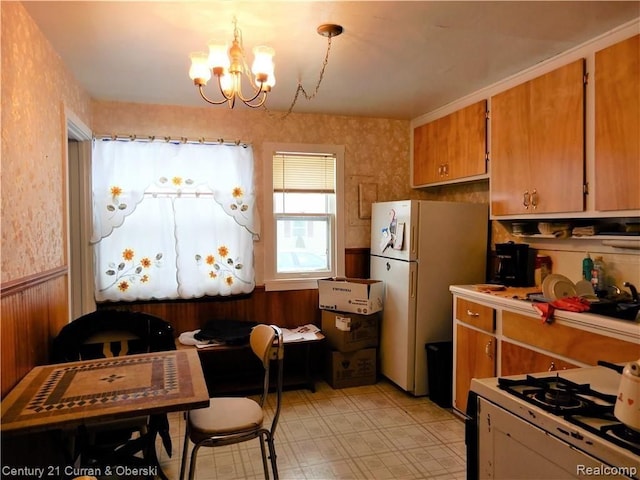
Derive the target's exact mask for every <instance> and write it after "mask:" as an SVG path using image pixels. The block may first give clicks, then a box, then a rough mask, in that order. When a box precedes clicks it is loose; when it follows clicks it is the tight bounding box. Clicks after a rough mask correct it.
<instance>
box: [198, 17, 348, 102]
mask: <svg viewBox="0 0 640 480" xmlns="http://www.w3.org/2000/svg"><path fill="white" fill-rule="evenodd" d="M317 32H318V34H320V35H322V36H324V37H327V38H328V39H329V43H328V47H327V54H326V56H325V60H324V63H323V66H322V71H321V73H320V80H319V81H318V84H317V85H316V89H315V92H314V94H313V95H312V96H315V93H317V91H318V88H319V87H320V82H321V81H322V77H323V75H324V69H325V67H326V65H327V61H328V58H329V50H330V48H331V37H334V36H337V35H340V34H341V33H342V27H341V26H340V25H333V24H325V25H320V26H319V27H318V29H317ZM253 55H254V60H253V64H252V66H251V73H253V77H252V76H251V74H250V73H249V68H248V64H247V61H246V57H245V54H244V45H243V43H242V32H241V31H240V29H239V28H238V22H237V19H236V18H235V17H234V18H233V41H232V43H231V47H229V49H228V50H227V46H226V45H225V44H222V45H219V44H214V43H210V44H209V53H206V52H195V53H192V54H191V55H190V58H191V68H189V77H191V79H192V80H193V84H194V85H195V86H196V87H198V91H199V92H200V96H201V97H202V99H203V100H204V101H206V102H208V103H210V104H212V105H222V104H224V103H226V104H227V105H228V106H229V108H233V107H234V106H235V103H236V99H239V100H241V101H242V102H243V103H244V104H245V105H247V106H248V107H251V108H258V107H261V106H262V105H264V103H265V101H266V100H267V94H268V93H269V92H270V91H271V89H272V88H273V86H274V85H275V83H276V77H275V67H274V64H273V57H274V55H275V51H274V50H273V48H271V47H266V46H258V47H254V49H253ZM212 74H213V75H214V76H215V77H216V80H217V83H218V89H219V91H220V94H221V95H222V99H221V100H212V99H210V98H209V97H207V95H206V94H205V92H204V87H205V86H206V85H207V82H208V81H209V80H210V79H211V75H212ZM243 76H244V77H245V78H247V79H248V83H249V87H248V88H249V89H250V93H249V94H248V95H245V93H244V92H243V87H242V78H243ZM300 92H302V93H303V94H304V95H305V97H307V99H310V98H311V97H312V96H309V95H308V94H306V92H305V91H304V89H303V88H302V85H301V84H300V83H298V90H297V91H296V95H295V97H294V101H293V103H292V104H291V107H290V108H289V113H290V112H291V110H292V109H293V106H294V105H295V103H296V100H297V98H298V95H299V93H300Z"/></svg>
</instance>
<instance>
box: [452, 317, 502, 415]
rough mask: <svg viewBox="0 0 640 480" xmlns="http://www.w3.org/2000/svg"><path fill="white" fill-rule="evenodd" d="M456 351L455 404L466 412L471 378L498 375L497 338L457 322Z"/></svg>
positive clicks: (458, 408)
mask: <svg viewBox="0 0 640 480" xmlns="http://www.w3.org/2000/svg"><path fill="white" fill-rule="evenodd" d="M455 352H456V353H455V355H456V375H455V378H456V380H455V391H454V399H453V406H454V407H455V408H456V409H457V410H459V411H461V412H465V411H466V410H467V395H468V393H469V386H470V385H471V379H472V378H488V377H495V376H496V339H495V337H494V336H493V335H490V334H488V333H484V332H480V331H478V330H474V329H472V328H468V327H465V326H463V325H461V324H457V325H456V346H455Z"/></svg>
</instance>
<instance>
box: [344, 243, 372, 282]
mask: <svg viewBox="0 0 640 480" xmlns="http://www.w3.org/2000/svg"><path fill="white" fill-rule="evenodd" d="M344 253H345V255H344V272H345V276H347V277H349V278H369V276H370V271H371V270H370V268H369V267H370V261H369V254H370V249H369V248H347V249H346V250H345V252H344Z"/></svg>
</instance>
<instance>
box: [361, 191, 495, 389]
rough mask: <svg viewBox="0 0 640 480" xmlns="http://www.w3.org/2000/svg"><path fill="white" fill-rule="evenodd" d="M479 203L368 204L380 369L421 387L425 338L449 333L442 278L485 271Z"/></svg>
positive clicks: (479, 277)
mask: <svg viewBox="0 0 640 480" xmlns="http://www.w3.org/2000/svg"><path fill="white" fill-rule="evenodd" d="M488 223H489V215H488V206H487V205H486V204H475V203H458V202H441V201H425V200H406V201H393V202H378V203H374V204H373V205H372V212H371V278H372V279H375V280H382V281H383V282H384V290H385V297H384V309H383V312H382V322H381V327H380V346H379V360H380V373H381V374H382V375H383V376H385V377H386V378H388V379H389V380H391V381H392V382H394V383H395V384H397V385H398V386H399V387H400V388H402V389H403V390H405V391H407V392H410V393H412V394H413V395H416V396H419V395H428V393H429V392H428V379H427V350H426V348H425V346H426V344H427V343H432V342H444V341H451V340H452V338H453V319H452V315H453V308H452V302H453V299H452V296H451V293H450V291H449V285H466V284H473V283H483V282H484V281H485V277H486V262H487V228H488Z"/></svg>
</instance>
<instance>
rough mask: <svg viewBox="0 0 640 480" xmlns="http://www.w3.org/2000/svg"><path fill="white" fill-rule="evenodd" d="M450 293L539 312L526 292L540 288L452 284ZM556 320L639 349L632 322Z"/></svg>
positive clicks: (561, 316)
mask: <svg viewBox="0 0 640 480" xmlns="http://www.w3.org/2000/svg"><path fill="white" fill-rule="evenodd" d="M449 290H450V291H451V292H452V293H453V294H456V295H460V296H463V297H465V298H469V299H472V300H474V301H477V302H480V303H485V304H489V306H492V307H504V308H508V309H509V310H512V311H519V312H522V313H524V314H528V315H531V314H534V315H536V316H539V313H538V312H537V311H536V310H535V309H534V307H533V305H534V302H532V301H531V300H527V294H528V293H539V292H540V289H539V288H535V287H531V288H517V287H507V288H505V289H504V290H497V291H489V290H487V289H486V288H482V286H474V285H451V286H450V287H449ZM553 318H554V319H555V320H562V321H564V322H566V323H568V324H572V325H575V326H576V327H579V328H583V329H586V330H591V331H594V332H597V333H605V334H608V335H610V336H614V337H618V338H620V339H623V340H627V341H634V340H635V341H636V342H638V346H639V347H638V348H639V350H640V322H638V321H637V320H636V321H632V320H619V319H617V318H613V317H606V316H603V315H596V314H593V313H576V312H569V311H566V310H559V309H556V310H555V312H554V315H553Z"/></svg>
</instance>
